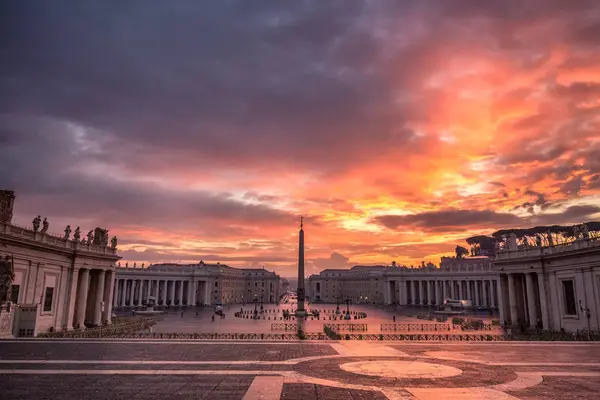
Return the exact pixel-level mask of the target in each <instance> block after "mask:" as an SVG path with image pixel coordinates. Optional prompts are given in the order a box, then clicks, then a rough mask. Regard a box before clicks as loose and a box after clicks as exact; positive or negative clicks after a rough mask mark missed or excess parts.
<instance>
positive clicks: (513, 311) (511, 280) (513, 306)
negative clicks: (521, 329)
mask: <svg viewBox="0 0 600 400" xmlns="http://www.w3.org/2000/svg"><path fill="white" fill-rule="evenodd" d="M508 302H509V306H510V323H511V325H517V324H518V322H519V313H518V309H517V290H516V287H515V275H514V274H508Z"/></svg>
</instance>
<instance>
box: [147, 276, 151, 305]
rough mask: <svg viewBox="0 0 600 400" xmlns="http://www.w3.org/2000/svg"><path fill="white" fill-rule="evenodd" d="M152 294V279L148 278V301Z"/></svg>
mask: <svg viewBox="0 0 600 400" xmlns="http://www.w3.org/2000/svg"><path fill="white" fill-rule="evenodd" d="M150 296H152V279H148V287H147V288H146V301H149V300H150Z"/></svg>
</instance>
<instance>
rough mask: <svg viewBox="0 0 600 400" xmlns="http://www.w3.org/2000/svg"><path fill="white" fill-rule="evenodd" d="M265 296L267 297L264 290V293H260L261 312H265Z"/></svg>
mask: <svg viewBox="0 0 600 400" xmlns="http://www.w3.org/2000/svg"><path fill="white" fill-rule="evenodd" d="M264 298H265V293H264V291H263V293H262V294H261V295H260V312H261V314H262V313H264V312H265V310H264V308H263V302H264Z"/></svg>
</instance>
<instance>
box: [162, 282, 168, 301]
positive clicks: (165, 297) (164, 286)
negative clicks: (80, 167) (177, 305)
mask: <svg viewBox="0 0 600 400" xmlns="http://www.w3.org/2000/svg"><path fill="white" fill-rule="evenodd" d="M162 301H163V305H167V280H166V279H165V280H164V281H163V290H162Z"/></svg>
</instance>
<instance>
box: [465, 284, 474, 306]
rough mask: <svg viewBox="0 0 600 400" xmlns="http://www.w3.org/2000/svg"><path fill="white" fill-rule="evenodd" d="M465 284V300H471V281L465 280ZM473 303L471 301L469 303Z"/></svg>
mask: <svg viewBox="0 0 600 400" xmlns="http://www.w3.org/2000/svg"><path fill="white" fill-rule="evenodd" d="M465 284H466V286H467V300H471V301H473V293H472V292H471V281H469V280H466V281H465ZM471 304H473V303H471Z"/></svg>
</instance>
